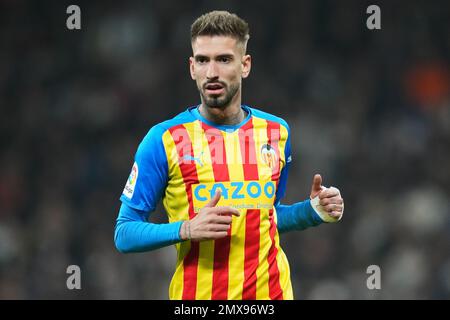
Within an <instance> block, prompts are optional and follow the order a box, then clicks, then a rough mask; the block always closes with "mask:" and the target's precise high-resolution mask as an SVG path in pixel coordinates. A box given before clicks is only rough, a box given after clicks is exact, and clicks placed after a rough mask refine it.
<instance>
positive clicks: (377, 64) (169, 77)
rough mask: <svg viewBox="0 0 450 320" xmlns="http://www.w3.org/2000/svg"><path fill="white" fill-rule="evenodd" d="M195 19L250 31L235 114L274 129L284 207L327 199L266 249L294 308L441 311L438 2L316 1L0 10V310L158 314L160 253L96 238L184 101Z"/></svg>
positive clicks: (449, 248)
mask: <svg viewBox="0 0 450 320" xmlns="http://www.w3.org/2000/svg"><path fill="white" fill-rule="evenodd" d="M70 4H77V5H79V6H80V8H81V23H82V29H81V30H74V31H71V30H68V29H67V28H66V19H67V17H68V14H66V8H67V6H68V5H70ZM370 4H377V5H379V6H380V8H381V26H382V29H381V30H373V31H371V30H368V29H367V28H366V19H367V18H368V16H369V15H368V14H366V8H367V6H368V5H370ZM213 9H226V10H229V11H231V12H235V13H237V14H238V15H239V16H241V17H242V18H244V19H245V20H247V21H248V23H249V25H250V32H251V39H250V42H249V46H248V51H249V53H250V54H252V57H253V68H252V73H251V75H250V77H249V78H248V79H246V80H245V81H244V84H243V103H245V104H248V105H251V106H254V107H256V108H259V109H262V110H265V111H267V112H271V113H274V114H276V115H278V116H281V117H283V118H284V119H286V120H287V121H288V123H289V125H290V127H291V133H292V148H293V165H292V167H291V171H290V176H289V182H288V190H287V195H286V197H285V200H284V203H293V202H296V201H301V200H304V199H306V198H307V197H308V196H309V190H310V186H311V181H312V177H313V175H314V173H321V174H322V176H323V178H324V184H325V185H327V186H329V185H333V186H337V187H339V189H340V190H341V192H342V194H343V197H344V199H345V205H346V209H345V215H344V219H343V220H342V222H340V223H339V224H335V225H322V226H320V227H317V228H313V229H309V230H306V231H303V232H294V233H289V234H283V235H281V242H282V246H283V248H284V250H285V252H286V254H287V256H288V258H289V261H290V266H291V273H292V282H293V287H294V294H295V297H296V298H297V299H317V298H321V299H448V298H449V297H450V255H449V252H450V245H449V244H450V236H449V232H448V230H449V227H450V214H449V213H450V206H449V204H450V203H449V196H450V161H449V160H450V149H449V145H450V144H449V142H450V92H449V88H450V76H449V74H450V73H449V57H450V52H449V51H450V37H449V34H450V22H449V19H450V3H449V2H448V1H374V2H365V1H339V2H338V1H331V0H328V1H324V0H321V1H312V0H311V1H282V0H278V1H271V2H261V1H179V2H174V1H168V0H165V1H145V2H144V1H121V2H117V3H114V1H108V2H107V1H99V2H95V3H93V1H73V2H68V1H20V0H15V1H13V0H8V1H1V2H0V41H1V43H0V108H1V109H0V110H1V112H0V298H3V299H49V298H58V299H80V298H83V299H167V297H168V286H169V281H170V278H171V275H172V273H173V271H174V266H175V249H174V248H172V247H169V248H164V249H160V250H157V251H153V252H148V253H142V254H129V255H123V254H119V253H118V252H117V251H116V250H115V247H114V243H113V230H114V224H115V219H116V217H117V213H118V209H119V206H120V201H119V196H120V194H121V192H122V189H123V187H124V185H125V181H126V179H127V177H128V174H129V172H130V168H131V165H132V163H133V156H134V153H135V151H136V148H137V146H138V144H139V142H140V140H141V139H142V138H143V136H144V135H145V134H146V133H147V131H148V130H149V129H150V127H151V126H153V125H154V124H156V123H158V122H160V121H163V120H165V119H167V118H170V117H173V116H174V115H176V114H177V113H179V112H181V111H183V110H184V109H185V108H186V107H187V106H190V105H194V104H197V103H198V102H199V96H198V92H197V90H196V86H195V83H194V82H193V81H192V80H191V79H190V76H189V73H188V57H189V55H190V53H191V49H190V38H189V28H190V24H191V23H192V22H193V20H194V19H195V18H196V17H198V16H199V15H200V14H202V13H205V12H207V11H210V10H213ZM152 221H155V222H164V221H166V218H165V213H164V210H163V208H162V207H161V206H160V208H159V209H158V210H157V212H155V213H154V214H153V215H152ZM72 264H75V265H79V266H80V268H81V279H82V280H81V283H82V290H73V291H70V290H68V289H67V288H66V279H67V277H68V275H67V274H66V268H67V266H68V265H72ZM373 264H375V265H378V266H380V268H381V286H382V287H381V290H368V289H367V287H366V279H367V276H368V275H367V274H366V269H367V267H368V266H369V265H373Z"/></svg>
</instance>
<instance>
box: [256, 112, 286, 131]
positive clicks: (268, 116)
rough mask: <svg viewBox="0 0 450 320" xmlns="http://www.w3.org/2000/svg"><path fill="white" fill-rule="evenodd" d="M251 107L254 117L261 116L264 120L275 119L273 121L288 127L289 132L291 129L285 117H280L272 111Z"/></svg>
mask: <svg viewBox="0 0 450 320" xmlns="http://www.w3.org/2000/svg"><path fill="white" fill-rule="evenodd" d="M249 108H250V110H251V111H252V115H253V116H254V117H258V118H261V119H264V120H268V121H273V122H276V123H279V124H280V125H282V126H284V127H285V128H286V130H287V131H288V132H289V130H290V129H289V125H288V123H287V122H286V121H285V120H284V119H283V118H280V117H278V116H275V115H273V114H271V113H268V112H265V111H262V110H259V109H257V108H253V107H249Z"/></svg>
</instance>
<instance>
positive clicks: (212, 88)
mask: <svg viewBox="0 0 450 320" xmlns="http://www.w3.org/2000/svg"><path fill="white" fill-rule="evenodd" d="M224 91H225V87H224V86H223V85H222V84H221V83H218V82H214V83H208V84H206V85H205V92H206V93H207V94H210V95H220V94H222V93H223V92H224Z"/></svg>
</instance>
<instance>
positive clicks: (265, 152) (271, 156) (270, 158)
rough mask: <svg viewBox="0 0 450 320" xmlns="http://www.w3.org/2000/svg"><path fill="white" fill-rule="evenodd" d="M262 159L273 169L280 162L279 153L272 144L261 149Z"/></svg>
mask: <svg viewBox="0 0 450 320" xmlns="http://www.w3.org/2000/svg"><path fill="white" fill-rule="evenodd" d="M261 158H262V160H263V161H264V163H265V164H267V165H268V166H269V168H271V169H274V168H275V165H276V163H277V161H278V159H277V153H276V152H275V149H274V148H273V147H272V146H271V145H270V144H264V145H263V146H262V147H261Z"/></svg>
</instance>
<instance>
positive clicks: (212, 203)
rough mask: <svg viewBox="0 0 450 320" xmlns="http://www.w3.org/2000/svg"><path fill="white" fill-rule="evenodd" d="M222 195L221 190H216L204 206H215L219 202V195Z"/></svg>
mask: <svg viewBox="0 0 450 320" xmlns="http://www.w3.org/2000/svg"><path fill="white" fill-rule="evenodd" d="M221 196H222V191H221V190H220V189H217V190H216V193H215V194H214V197H212V199H211V200H210V201H209V202H208V204H207V205H206V206H205V207H207V208H212V207H215V206H216V204H217V203H218V202H219V200H220V197H221Z"/></svg>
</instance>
